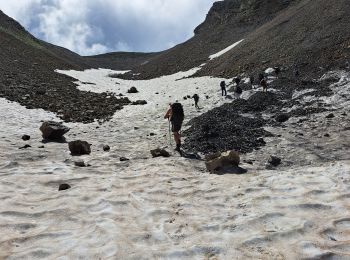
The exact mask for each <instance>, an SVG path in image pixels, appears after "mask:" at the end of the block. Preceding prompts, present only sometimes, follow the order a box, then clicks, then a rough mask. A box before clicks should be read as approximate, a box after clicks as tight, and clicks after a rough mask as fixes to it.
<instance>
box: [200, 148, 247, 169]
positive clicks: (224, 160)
mask: <svg viewBox="0 0 350 260" xmlns="http://www.w3.org/2000/svg"><path fill="white" fill-rule="evenodd" d="M205 160H206V162H205V166H206V167H207V170H208V171H210V172H211V173H212V172H214V171H215V170H217V169H219V168H222V167H225V166H238V164H239V161H240V157H239V153H238V152H236V151H232V150H231V151H227V152H223V153H220V152H217V153H214V154H209V155H207V156H206V157H205Z"/></svg>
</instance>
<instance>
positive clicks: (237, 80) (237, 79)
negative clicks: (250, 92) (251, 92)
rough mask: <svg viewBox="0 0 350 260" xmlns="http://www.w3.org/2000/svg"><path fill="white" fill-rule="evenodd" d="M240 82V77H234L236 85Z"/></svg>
mask: <svg viewBox="0 0 350 260" xmlns="http://www.w3.org/2000/svg"><path fill="white" fill-rule="evenodd" d="M240 82H241V79H240V78H238V77H237V78H235V83H236V86H238V85H239V83H240Z"/></svg>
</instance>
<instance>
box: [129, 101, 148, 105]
mask: <svg viewBox="0 0 350 260" xmlns="http://www.w3.org/2000/svg"><path fill="white" fill-rule="evenodd" d="M131 104H132V105H146V104H147V101H146V100H136V101H134V102H132V103H131Z"/></svg>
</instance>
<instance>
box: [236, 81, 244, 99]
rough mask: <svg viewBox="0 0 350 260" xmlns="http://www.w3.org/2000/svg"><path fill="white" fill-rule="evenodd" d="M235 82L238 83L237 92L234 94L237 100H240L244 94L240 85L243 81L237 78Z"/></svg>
mask: <svg viewBox="0 0 350 260" xmlns="http://www.w3.org/2000/svg"><path fill="white" fill-rule="evenodd" d="M234 81H235V83H236V87H235V90H234V92H235V97H236V98H237V99H239V98H240V96H241V94H242V92H243V90H242V88H241V87H240V85H239V83H240V82H241V79H240V78H238V77H237V78H235V79H234Z"/></svg>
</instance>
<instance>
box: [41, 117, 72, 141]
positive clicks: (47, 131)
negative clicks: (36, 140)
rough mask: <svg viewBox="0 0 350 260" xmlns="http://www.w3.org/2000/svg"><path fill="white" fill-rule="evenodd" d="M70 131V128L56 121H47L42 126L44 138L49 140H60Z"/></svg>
mask: <svg viewBox="0 0 350 260" xmlns="http://www.w3.org/2000/svg"><path fill="white" fill-rule="evenodd" d="M69 130H70V129H69V128H68V127H66V126H64V125H62V124H61V123H58V122H54V121H46V122H44V123H42V125H41V126H40V131H41V132H42V136H43V138H44V139H47V140H60V139H62V138H63V135H64V134H65V133H67V132H68V131H69Z"/></svg>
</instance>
